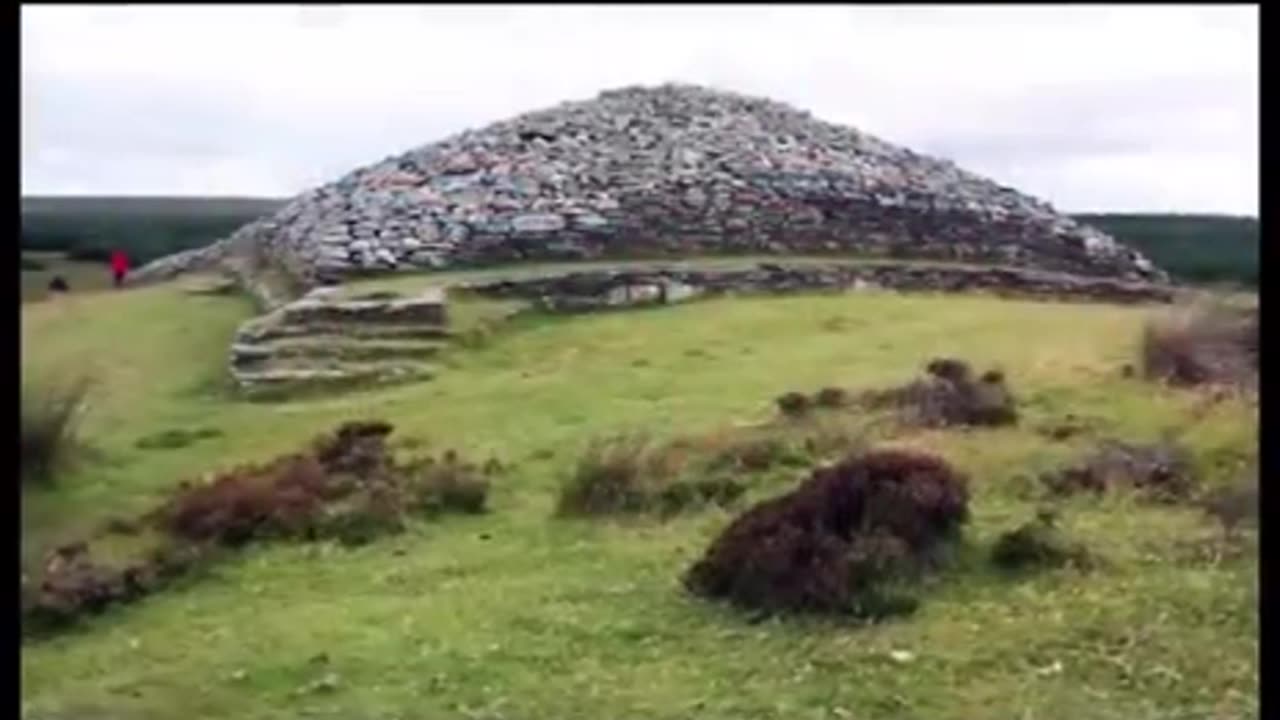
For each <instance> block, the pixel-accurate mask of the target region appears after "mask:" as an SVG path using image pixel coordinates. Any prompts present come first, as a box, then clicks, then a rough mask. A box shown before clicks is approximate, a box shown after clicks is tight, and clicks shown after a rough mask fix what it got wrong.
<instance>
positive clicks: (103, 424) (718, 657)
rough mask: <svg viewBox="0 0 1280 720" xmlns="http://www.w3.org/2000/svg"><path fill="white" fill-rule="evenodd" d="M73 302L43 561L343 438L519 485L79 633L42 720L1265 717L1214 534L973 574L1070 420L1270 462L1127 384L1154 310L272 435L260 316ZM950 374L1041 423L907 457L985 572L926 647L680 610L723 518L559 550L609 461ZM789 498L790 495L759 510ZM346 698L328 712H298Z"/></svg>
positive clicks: (1237, 584) (371, 395) (818, 310)
mask: <svg viewBox="0 0 1280 720" xmlns="http://www.w3.org/2000/svg"><path fill="white" fill-rule="evenodd" d="M63 300H64V301H60V302H53V303H33V304H27V305H24V306H23V309H22V313H23V318H22V320H23V324H22V363H23V371H24V373H35V372H41V373H59V372H62V373H70V372H91V373H92V374H93V375H94V376H95V378H96V379H97V385H96V387H95V392H94V395H93V396H92V407H91V409H90V411H89V414H88V416H87V417H86V419H85V431H86V435H87V437H88V438H89V439H90V440H91V441H92V442H93V444H94V446H95V449H96V450H97V451H98V458H97V459H96V460H94V461H92V462H89V463H85V464H83V465H81V466H80V467H79V468H78V469H76V470H75V471H73V472H72V473H71V474H69V475H67V476H66V477H63V478H61V479H60V482H59V484H58V485H57V486H56V487H55V488H53V489H50V490H39V489H37V490H30V491H27V492H26V493H25V494H24V497H23V538H24V548H23V549H24V556H25V557H28V558H33V557H36V556H37V555H38V553H39V552H40V551H41V550H42V549H43V548H47V547H49V546H50V545H51V544H52V543H55V542H58V541H59V540H62V539H67V538H71V537H75V536H76V535H77V534H78V533H80V532H82V531H83V530H84V529H85V528H88V527H91V526H93V525H94V524H96V523H98V522H100V521H102V520H103V519H105V518H106V517H108V516H111V515H115V514H121V513H130V512H136V511H139V510H142V509H145V508H147V507H148V506H149V505H150V504H151V503H153V502H155V500H156V499H157V498H159V497H160V496H161V495H162V494H163V493H164V492H165V491H166V490H167V489H168V488H170V487H172V486H173V485H174V484H175V483H176V482H177V481H178V480H180V479H182V478H184V477H191V476H195V475H198V474H201V473H204V472H206V471H208V470H212V469H215V468H220V467H226V466H228V465H231V464H234V463H238V462H241V461H250V460H263V459H267V458H269V457H271V456H274V455H276V454H279V453H282V452H286V451H289V450H291V449H293V448H294V447H296V446H297V445H298V444H299V443H301V442H303V441H304V440H306V439H308V438H310V437H311V436H312V435H314V434H316V433H318V432H321V431H325V430H328V429H330V428H332V426H333V425H334V424H335V423H336V422H338V421H340V420H344V419H354V418H362V417H370V416H372V417H381V418H385V419H387V420H390V421H391V422H394V423H395V424H396V426H397V431H396V432H397V435H405V436H414V437H421V438H425V439H426V440H427V441H428V442H429V443H430V445H431V446H432V447H436V448H445V447H453V448H457V449H458V450H460V451H462V452H463V453H464V454H467V455H474V456H478V457H484V456H487V455H488V454H491V453H492V454H495V455H496V456H498V457H499V458H501V459H502V460H504V461H505V462H507V463H508V464H510V465H511V467H512V469H511V470H510V471H509V472H508V473H507V474H506V475H504V476H503V477H502V480H501V482H500V483H498V484H497V486H496V487H495V488H494V493H493V495H492V497H491V506H492V512H491V513H489V514H487V515H483V516H478V517H461V518H447V519H444V520H441V521H438V522H433V523H431V524H423V525H421V526H418V527H415V528H413V529H411V530H410V531H409V532H407V533H405V534H403V535H400V536H396V537H392V538H389V539H384V540H380V541H378V542H375V543H373V544H371V545H368V546H366V547H364V548H360V549H354V550H349V549H340V548H338V547H336V546H328V545H275V546H257V547H252V548H249V549H247V550H245V551H244V552H242V553H241V554H239V555H238V556H237V557H235V558H234V559H232V560H230V561H228V562H225V563H222V564H219V565H216V566H214V567H212V568H211V569H210V571H209V572H208V573H207V574H206V575H204V576H202V577H198V578H193V579H191V580H190V581H189V582H184V584H183V585H181V586H179V587H177V588H174V589H171V590H169V591H166V592H163V593H160V594H158V595H155V596H153V597H151V598H148V599H146V600H144V601H142V602H141V603H138V604H136V605H133V606H130V607H126V608H119V609H115V610H112V611H109V612H108V613H107V614H105V615H103V616H101V617H99V618H96V619H94V620H92V621H90V622H89V623H87V625H86V627H85V628H83V629H82V630H79V631H76V632H73V633H70V634H67V635H63V636H60V637H57V638H54V639H51V640H46V641H41V642H35V643H27V644H26V645H24V647H23V659H22V669H21V674H22V679H21V682H22V697H23V707H24V717H28V718H72V717H102V718H121V719H134V718H172V717H200V718H237V719H241V718H297V717H304V716H305V717H314V718H359V719H366V718H368V719H373V718H385V719H389V718H403V719H409V718H415V719H416V718H509V719H512V720H515V719H531V718H548V719H552V718H554V719H557V720H558V719H561V718H564V719H568V718H584V719H586V718H592V719H594V718H689V717H698V718H725V719H728V718H747V717H750V718H780V719H781V718H787V719H791V718H815V719H816V718H858V719H859V720H862V719H871V718H895V719H896V718H908V719H909V718H930V719H941V720H979V719H980V720H988V719H991V720H995V719H1000V720H1004V719H1006V718H1019V719H1023V718H1026V719H1032V718H1043V719H1057V718H1069V717H1078V718H1088V719H1091V720H1109V719H1115V720H1120V719H1122V718H1123V719H1124V720H1139V719H1144V720H1145V719H1149V720H1155V719H1157V718H1160V719H1166V718H1167V719H1172V718H1178V719H1179V720H1182V719H1186V720H1191V719H1199V718H1203V719H1205V720H1210V719H1218V718H1254V717H1258V709H1257V708H1258V705H1257V699H1256V695H1257V690H1258V675H1257V673H1258V667H1257V654H1258V620H1257V612H1256V611H1257V599H1258V595H1257V563H1256V559H1255V558H1256V552H1255V553H1251V554H1246V555H1245V556H1244V557H1243V558H1239V559H1235V560H1225V561H1223V562H1220V563H1211V562H1206V561H1202V560H1197V559H1194V558H1193V557H1191V556H1190V555H1188V553H1187V552H1186V547H1185V546H1186V544H1187V543H1192V542H1197V541H1199V540H1200V539H1203V538H1208V537H1211V536H1212V534H1213V532H1214V530H1215V528H1214V527H1213V526H1212V525H1211V524H1210V523H1209V521H1208V520H1206V519H1205V518H1203V517H1202V516H1201V515H1200V514H1199V513H1198V512H1197V511H1194V510H1192V509H1189V508H1186V507H1180V506H1159V507H1157V506H1151V505H1147V504H1141V503H1138V502H1136V501H1134V500H1133V499H1131V498H1125V497H1112V498H1108V499H1103V500H1089V499H1078V500H1073V501H1070V502H1069V503H1068V504H1067V505H1066V507H1065V510H1064V512H1065V515H1064V517H1063V522H1064V524H1065V525H1066V527H1067V528H1068V529H1069V530H1070V531H1072V532H1073V533H1075V534H1076V535H1077V536H1078V537H1080V538H1082V539H1083V540H1085V541H1086V542H1087V543H1088V545H1089V546H1090V548H1091V549H1093V550H1095V551H1096V552H1097V553H1099V554H1100V555H1102V556H1103V557H1104V558H1105V559H1106V563H1105V565H1104V566H1103V567H1102V569H1100V570H1097V571H1094V572H1093V573H1089V574H1080V573H1076V572H1074V571H1058V572H1051V573H1047V574H1043V575H1039V576H1036V577H1033V578H1025V579H1011V578H1007V577H1004V576H1001V575H998V574H995V573H994V572H993V571H991V570H989V569H988V568H987V565H986V564H985V562H984V552H985V550H986V548H987V547H989V544H990V541H991V540H992V538H993V537H994V536H995V535H996V534H998V533H1000V532H1002V531H1004V530H1007V529H1009V528H1011V527H1012V526H1014V525H1016V524H1018V523H1020V522H1021V521H1023V520H1025V519H1026V518H1028V517H1029V516H1030V515H1031V514H1032V513H1033V512H1034V510H1035V508H1036V507H1037V505H1036V502H1035V501H1034V500H1033V499H1030V498H1028V496H1027V495H1026V493H1025V484H1026V477H1027V476H1029V475H1032V474H1034V473H1035V472H1036V471H1038V470H1042V469H1047V468H1049V467H1051V466H1052V465H1053V464H1054V463H1056V462H1058V461H1061V460H1063V459H1065V458H1069V457H1072V456H1073V455H1074V454H1075V453H1076V452H1079V451H1081V450H1083V449H1085V448H1087V447H1089V444H1090V435H1089V434H1086V435H1085V436H1081V437H1078V438H1075V439H1072V440H1069V441H1066V442H1050V441H1048V440H1046V439H1044V438H1043V437H1041V436H1040V435H1039V434H1037V433H1036V431H1035V428H1036V427H1038V426H1039V425H1042V424H1044V423H1047V422H1052V421H1056V420H1059V419H1061V418H1062V417H1063V416H1065V415H1066V414H1068V413H1071V414H1074V415H1076V416H1077V417H1080V418H1084V419H1086V420H1087V421H1088V423H1089V424H1090V427H1091V429H1092V431H1093V432H1092V436H1093V437H1097V436H1107V437H1120V438H1124V439H1128V440H1134V441H1142V440H1151V439H1155V438H1158V437H1161V436H1163V435H1164V434H1165V433H1169V432H1173V433H1177V434H1178V435H1179V438H1180V439H1181V441H1182V442H1184V443H1186V444H1187V445H1188V446H1189V447H1191V448H1192V449H1193V450H1194V452H1195V457H1196V461H1197V465H1198V467H1199V468H1200V469H1201V471H1202V472H1203V474H1204V477H1205V481H1206V482H1208V483H1221V482H1227V481H1231V480H1234V479H1236V477H1237V475H1238V474H1239V473H1240V472H1242V469H1241V463H1242V462H1244V461H1247V460H1248V459H1249V458H1251V457H1253V456H1254V454H1255V453H1256V442H1257V440H1256V434H1257V409H1256V405H1254V404H1252V403H1249V402H1246V401H1244V400H1235V399H1227V400H1223V401H1220V402H1217V403H1207V402H1206V401H1205V398H1204V397H1203V396H1202V395H1201V394H1198V393H1194V392H1185V391H1171V390H1161V389H1158V388H1156V387H1153V386H1152V385H1149V384H1147V383H1144V382H1142V381H1140V380H1136V379H1125V378H1123V377H1122V376H1121V373H1120V372H1119V370H1120V367H1121V365H1123V364H1124V363H1127V362H1131V361H1132V360H1133V358H1134V357H1135V352H1136V347H1137V342H1138V338H1139V333H1140V328H1141V324H1142V321H1143V317H1144V314H1145V313H1146V312H1148V310H1144V309H1143V308H1136V307H1108V306H1100V305H1069V304H1045V303H1032V302H1014V301H1000V300H994V299H988V298H979V297H956V296H946V297H942V296H927V295H916V296H896V295H892V294H878V293H859V294H849V295H821V296H820V295H814V296H795V297H786V298H759V299H719V300H706V301H699V302H693V303H689V304H687V305H683V306H675V307H669V308H661V309H653V310H639V311H631V312H621V313H610V314H603V315H597V316H589V317H575V318H541V317H536V316H534V317H527V318H522V319H520V320H517V321H514V322H513V323H512V325H511V326H510V327H509V328H508V329H506V330H504V331H502V332H500V333H498V334H497V335H495V336H493V337H492V338H491V339H490V341H489V342H487V343H485V344H483V345H480V346H478V347H473V348H468V349H462V348H459V349H456V350H453V351H450V354H449V355H448V356H446V358H445V359H444V362H445V364H446V366H447V369H446V371H445V372H443V373H442V374H441V375H440V377H439V378H437V379H436V380H434V381H431V382H427V383H422V384H417V385H408V386H403V387H398V388H391V389H384V390H378V391H371V392H366V393H361V394H355V395H345V396H336V397H332V398H326V399H317V400H310V401H305V402H303V401H300V402H294V403H287V404H278V405H264V404H250V403H246V402H242V401H237V400H234V399H232V398H231V397H230V396H229V395H228V394H227V393H226V388H225V382H226V380H225V378H224V372H225V363H226V351H227V344H228V342H229V340H230V338H231V336H232V333H233V332H234V329H235V327H236V326H237V324H238V323H239V322H241V321H242V320H243V319H245V318H246V317H247V316H248V315H249V313H250V312H251V309H250V308H251V306H250V304H249V302H248V301H247V300H244V299H240V298H236V297H205V296H190V295H185V294H183V293H181V292H180V291H179V290H178V289H177V288H175V287H174V286H172V285H164V286H156V287H149V288H144V289H138V290H130V291H128V292H123V293H110V294H104V295H100V296H76V295H72V296H70V297H67V298H65V299H63ZM937 355H950V356H958V357H964V358H967V359H969V360H971V361H972V362H974V363H975V364H976V365H978V366H986V365H991V364H995V365H999V366H1000V367H1002V368H1004V370H1005V371H1006V373H1007V376H1008V379H1009V382H1010V384H1011V386H1012V387H1013V388H1014V390H1015V391H1016V392H1017V393H1018V394H1019V397H1020V400H1021V411H1022V415H1023V418H1022V421H1021V423H1020V424H1019V425H1018V426H1017V427H1016V428H1012V429H1000V430H984V431H968V432H960V431H946V432H943V431H927V432H926V431H918V432H912V433H908V434H905V435H901V436H898V437H896V438H894V441H895V442H898V443H904V444H909V445H915V446H918V447H924V448H928V449H930V450H932V451H935V452H939V453H941V454H943V455H945V456H946V457H947V458H949V459H950V460H952V461H953V462H954V463H956V464H957V465H959V466H960V467H961V468H962V469H964V470H965V471H967V472H968V473H969V474H970V475H971V477H972V479H973V486H972V487H973V500H972V509H973V519H972V521H971V524H970V526H969V528H968V530H967V538H968V540H967V549H966V550H965V552H964V553H962V555H961V558H960V561H959V563H958V564H957V565H956V566H955V567H953V568H951V569H950V570H948V571H947V572H945V573H944V574H943V575H942V576H941V577H940V578H939V580H938V582H937V585H936V586H935V587H933V588H932V590H931V592H930V593H929V594H928V595H927V596H926V598H925V601H924V604H923V606H922V608H921V610H920V611H919V612H918V613H917V614H916V615H915V616H913V617H910V618H907V619H901V620H896V621H892V622H888V623H885V624H882V625H878V626H873V627H866V628H853V627H847V626H840V625H836V624H834V623H829V622H824V621H818V620H789V621H769V622H765V623H759V624H750V623H748V622H746V620H745V619H744V617H743V616H742V615H741V614H738V613H735V612H732V611H730V610H728V609H725V608H722V607H719V606H716V605H712V604H708V603H706V602H704V601H701V600H699V599H696V598H693V597H690V596H688V595H686V594H685V593H684V592H682V590H681V589H680V587H679V584H678V577H679V575H680V573H681V572H683V571H684V569H685V568H686V567H687V566H688V565H689V564H690V563H691V562H692V561H693V560H694V559H695V558H696V557H698V555H699V554H700V553H701V551H702V550H703V549H704V548H705V546H706V545H707V543H708V542H709V541H710V540H711V538H712V537H713V536H714V534H715V533H716V532H717V531H718V530H719V529H720V528H722V527H723V526H724V525H725V524H726V523H727V522H728V520H729V519H730V517H731V516H732V515H731V513H727V512H724V511H720V510H709V511H706V512H700V513H695V514H691V515H688V516H681V517H679V518H678V519H674V520H669V521H665V522H660V521H657V520H652V521H640V520H635V521H627V522H591V521H579V520H565V519H558V518H553V517H552V516H551V510H552V508H553V505H554V498H555V490H556V488H557V486H558V484H559V483H560V481H561V480H562V478H563V477H564V476H565V475H566V474H567V473H568V472H570V471H571V469H572V467H573V464H574V461H575V459H576V456H577V453H578V452H579V451H580V450H581V449H582V448H583V447H584V445H585V444H586V442H587V441H588V440H589V439H590V438H591V437H593V436H595V435H599V434H605V433H611V432H616V431H619V430H624V429H647V430H650V431H652V432H655V433H657V434H659V435H661V436H671V435H675V434H680V433H687V432H694V431H700V430H707V429H712V428H715V427H718V426H723V425H726V424H731V423H736V422H747V421H752V420H759V419H763V418H765V417H768V416H770V415H771V413H772V412H773V410H772V407H771V400H772V398H773V397H775V396H776V395H778V394H780V393H782V392H784V391H787V390H803V391H811V390H813V389H816V388H818V387H821V386H823V385H828V384H843V385H849V386H882V385H885V384H890V383H896V382H900V381H903V380H906V379H908V378H910V377H911V376H913V375H914V374H915V373H916V371H917V370H918V368H919V367H920V366H921V365H922V364H923V363H924V362H925V361H926V360H928V359H929V358H931V357H934V356H937ZM192 427H216V428H218V429H220V430H222V431H223V433H224V434H223V435H222V436H221V437H214V438H211V439H208V440H206V441H203V442H201V443H198V444H196V445H193V446H190V447H188V448H185V449H182V450H168V451H162V450H141V449H138V448H136V447H135V442H136V440H137V439H138V438H140V437H142V436H145V435H149V434H152V433H155V432H159V431H163V430H167V429H173V428H192ZM793 479H794V478H793V477H788V476H782V475H780V476H777V477H774V478H773V479H772V480H771V481H770V482H771V484H770V485H769V487H767V488H764V489H762V490H759V491H757V492H756V494H755V495H754V496H753V497H761V496H764V495H768V494H771V493H776V492H780V491H782V490H783V489H785V488H787V487H789V485H790V483H791V482H792V481H793ZM895 651H906V652H908V653H910V654H911V655H910V656H906V655H902V654H900V653H897V652H895ZM321 657H324V658H326V660H325V661H323V662H321V661H319V660H318V658H321ZM908 657H909V659H907V660H903V658H908ZM895 658H897V659H895ZM326 675H331V676H332V677H331V678H330V679H331V680H332V681H333V682H332V683H331V684H330V686H329V690H328V691H327V692H315V693H310V692H300V690H301V689H302V688H304V687H306V686H307V685H308V684H309V683H312V682H313V681H315V680H317V679H319V678H321V677H323V676H326Z"/></svg>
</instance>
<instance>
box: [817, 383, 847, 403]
mask: <svg viewBox="0 0 1280 720" xmlns="http://www.w3.org/2000/svg"><path fill="white" fill-rule="evenodd" d="M848 402H849V393H847V392H845V390H844V388H838V387H824V388H822V389H821V390H819V391H818V392H817V393H815V394H814V396H813V404H814V405H816V406H818V407H822V408H838V407H844V406H845V405H846V404H848Z"/></svg>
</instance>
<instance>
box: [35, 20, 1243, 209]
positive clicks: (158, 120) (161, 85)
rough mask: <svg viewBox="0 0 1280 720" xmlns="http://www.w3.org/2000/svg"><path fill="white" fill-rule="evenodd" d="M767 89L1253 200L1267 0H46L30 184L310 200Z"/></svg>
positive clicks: (889, 132) (1110, 182) (1026, 152)
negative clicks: (281, 1)
mask: <svg viewBox="0 0 1280 720" xmlns="http://www.w3.org/2000/svg"><path fill="white" fill-rule="evenodd" d="M667 81H679V82H690V83H698V84H706V85H711V86H715V87H719V88H723V89H727V90H735V91H738V92H744V93H749V94H756V95H764V96H768V97H771V98H774V99H778V100H782V101H785V102H788V103H791V104H793V105H796V106H798V107H801V108H803V109H807V110H810V111H812V112H813V113H814V114H815V115H816V116H818V117H820V118H823V119H825V120H830V121H834V122H842V123H847V124H850V125H853V126H855V127H858V128H860V129H862V130H865V131H867V132H870V133H872V134H875V135H877V136H879V137H881V138H883V139H885V140H888V141H890V142H894V143H898V144H902V145H906V146H909V147H911V148H913V149H915V150H917V151H921V152H927V153H931V154H936V155H941V156H943V157H947V158H949V159H951V160H954V161H955V162H956V163H958V164H959V165H961V166H962V167H965V168H968V169H970V170H973V171H975V172H979V173H981V174H983V175H986V176H988V177H991V178H993V179H996V180H998V181H1001V182H1003V183H1006V184H1010V185H1013V186H1015V187H1018V188H1019V189H1021V190H1023V191H1025V192H1028V193H1031V194H1033V195H1036V196H1039V197H1041V198H1044V199H1046V200H1048V201H1050V202H1052V203H1053V204H1054V205H1055V206H1057V207H1058V208H1060V209H1063V210H1067V211H1087V210H1137V211H1178V212H1227V213H1241V214H1256V213H1257V208H1258V196H1257V185H1258V183H1257V175H1258V94H1259V90H1258V11H1257V8H1256V7H1251V6H1235V7H1231V6H1225V7H1215V6H1203V7H1195V6H1185V5H1182V6H1166V7H1160V6H1138V5H1133V6H1127V7H1126V6H1117V7H1110V8H1108V7H1097V6H1093V7H1086V6H1076V7H1068V6H1052V5H1043V6H1023V7H990V8H985V7H977V6H951V7H947V6H938V7H922V6H915V7H900V6H882V7H866V6H863V7H838V6H831V5H822V6H808V7H805V6H794V5H777V6H761V5H755V6H740V7H733V6H721V5H715V6H675V5H667V6H649V7H640V6H594V7H592V6H551V5H525V6H496V5H491V6H481V5H469V6H424V7H413V6H384V7H370V6H358V7H357V6H349V7H341V6H332V5H329V6H311V7H298V6H257V7H255V6H248V5H242V6H224V7H215V6H196V5H192V6H173V7H158V6H132V7H102V6H83V7H74V6H65V5H63V6H40V7H24V8H23V9H22V183H23V193H24V194H112V195H141V194H163V195H269V196H288V195H293V194H295V193H298V192H300V191H302V190H304V189H306V188H308V187H311V186H313V185H317V184H320V183H323V182H327V181H329V180H332V179H336V178H337V177H338V176H339V175H341V174H343V173H346V172H347V171H349V170H352V169H354V168H355V167H357V166H359V165H364V164H368V163H371V162H374V161H376V160H380V159H382V158H384V157H387V156H389V155H392V154H396V153H399V152H402V151H404V150H407V149H409V148H411V147H415V146H418V145H422V144H424V143H427V142H430V141H433V140H436V139H439V138H442V137H444V136H446V135H449V134H452V133H454V132H457V131H460V130H463V129H466V128H468V127H480V126H483V125H485V124H487V123H489V122H492V121H496V120H501V119H504V118H506V117H509V116H511V115H514V114H517V113H520V112H523V111H526V110H533V109H537V108H540V107H544V106H547V105H552V104H555V103H557V102H560V101H562V100H570V99H587V98H590V97H592V96H594V95H595V94H596V93H597V92H598V91H600V90H602V89H606V88H610V87H617V86H622V85H632V84H656V83H661V82H667Z"/></svg>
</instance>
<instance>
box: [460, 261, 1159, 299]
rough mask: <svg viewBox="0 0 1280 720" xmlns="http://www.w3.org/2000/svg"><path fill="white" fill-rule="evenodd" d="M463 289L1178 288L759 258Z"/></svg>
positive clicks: (1083, 292)
mask: <svg viewBox="0 0 1280 720" xmlns="http://www.w3.org/2000/svg"><path fill="white" fill-rule="evenodd" d="M458 287H460V288H464V289H467V290H469V291H472V292H475V293H478V294H481V295H490V296H494V297H518V298H526V299H530V300H533V301H535V302H536V303H538V305H539V306H541V307H543V308H545V309H549V310H557V311H589V310H594V309H600V308H606V307H620V306H628V305H643V304H651V303H669V302H678V301H680V300H683V299H685V298H689V297H694V296H697V295H725V294H737V293H741V294H778V293H790V292H803V291H813V290H839V291H843V290H874V289H884V290H897V291H911V292H966V291H985V292H991V293H995V294H998V295H1002V296H1008V297H1022V298H1038V299H1054V300H1077V301H1080V300H1083V301H1094V302H1108V303H1148V302H1151V303H1169V302H1172V301H1173V300H1174V298H1175V295H1176V293H1177V290H1176V288H1174V287H1172V286H1168V285H1157V284H1150V283H1139V282H1128V281H1123V280H1116V279H1111V278H1088V277H1079V276H1073V275H1065V274H1058V273H1046V272H1039V271H1032V270H1024V269H1018V268H983V267H962V266H924V265H893V264H877V265H856V264H839V263H832V264H830V265H821V266H810V265H805V266H795V265H792V266H787V265H784V264H774V263H760V264H758V265H756V266H755V267H751V268H744V269H705V270H698V269H685V268H646V269H643V270H625V269H624V270H616V269H614V270H584V271H576V272H569V273H564V274H560V275H555V276H550V277H530V278H517V279H507V280H497V281H487V282H476V283H464V284H462V285H459V286H458Z"/></svg>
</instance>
